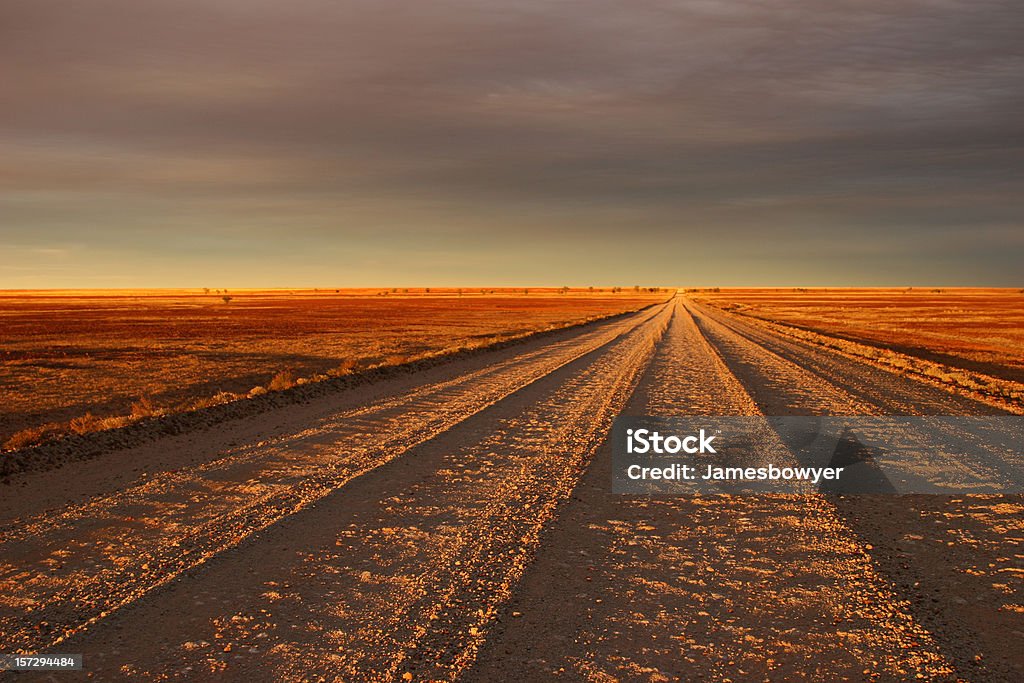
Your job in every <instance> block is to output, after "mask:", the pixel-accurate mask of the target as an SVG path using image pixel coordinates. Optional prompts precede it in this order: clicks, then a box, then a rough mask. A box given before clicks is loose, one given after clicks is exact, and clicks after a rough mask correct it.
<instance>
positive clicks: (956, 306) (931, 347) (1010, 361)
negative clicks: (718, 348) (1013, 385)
mask: <svg viewBox="0 0 1024 683" xmlns="http://www.w3.org/2000/svg"><path fill="white" fill-rule="evenodd" d="M694 296H696V297H698V298H700V299H703V300H705V301H708V302H709V303H713V304H715V305H717V306H719V307H722V308H725V309H727V310H731V311H733V312H735V313H740V314H744V315H748V316H752V317H756V318H762V319H765V320H772V321H776V322H781V323H786V324H789V325H795V326H798V327H801V328H805V329H808V330H812V331H815V332H819V333H822V334H826V335H831V336H835V337H840V338H843V339H849V340H851V341H856V342H860V343H864V344H868V345H872V346H877V347H879V348H884V349H891V350H894V351H899V352H901V353H904V354H907V355H910V356H916V357H919V358H924V359H927V360H934V361H939V362H942V363H943V364H946V365H951V366H958V367H962V368H965V369H969V370H974V371H979V372H984V373H986V374H989V375H992V376H994V377H1002V378H1004V379H1010V380H1014V381H1017V382H1021V381H1024V293H1022V292H1021V290H1018V289H939V290H936V289H933V288H927V289H912V288H904V289H723V290H721V291H720V292H699V293H696V294H694Z"/></svg>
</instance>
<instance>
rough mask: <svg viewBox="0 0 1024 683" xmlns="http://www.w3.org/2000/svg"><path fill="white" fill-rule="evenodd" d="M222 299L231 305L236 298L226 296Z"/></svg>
mask: <svg viewBox="0 0 1024 683" xmlns="http://www.w3.org/2000/svg"><path fill="white" fill-rule="evenodd" d="M221 299H224V303H226V304H229V303H231V300H232V299H234V297H233V296H227V295H226V294H225V295H224V296H222V297H221Z"/></svg>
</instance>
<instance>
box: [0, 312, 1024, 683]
mask: <svg viewBox="0 0 1024 683" xmlns="http://www.w3.org/2000/svg"><path fill="white" fill-rule="evenodd" d="M530 296H533V294H531V295H530ZM553 296H557V295H553ZM717 296H721V297H722V298H724V297H725V293H718V295H717ZM770 296H778V294H777V293H774V294H771V295H770ZM1007 296H1010V294H1007ZM460 303H461V302H458V301H457V300H455V299H453V300H450V301H449V302H448V303H447V305H449V306H457V305H460ZM638 303H642V302H638ZM712 304H714V305H712ZM946 324H949V325H954V324H955V323H946ZM787 329H788V328H786V327H785V326H779V325H777V324H776V323H773V322H770V321H765V320H762V319H760V318H755V317H751V316H749V315H743V314H742V313H737V312H735V311H734V310H731V309H730V308H729V307H728V306H726V305H720V301H719V299H717V298H716V299H714V300H710V299H709V298H707V297H705V296H704V294H703V293H690V294H689V295H685V296H684V295H678V296H675V297H673V298H671V299H669V300H666V301H662V302H661V303H657V304H656V305H654V306H650V307H645V308H643V309H642V310H639V311H637V312H634V313H630V314H626V315H624V316H618V317H615V318H610V319H603V320H598V321H595V322H593V323H591V324H588V325H584V326H579V327H574V328H571V329H563V330H559V331H554V332H552V333H551V334H548V335H543V336H534V337H530V338H527V339H524V340H522V342H521V343H518V344H515V345H510V346H504V347H502V348H494V349H490V350H485V351H483V352H481V353H477V354H470V355H465V356H462V357H458V358H452V359H451V360H450V361H449V362H445V363H440V364H436V365H432V366H430V367H425V368H423V369H420V370H417V371H416V372H409V373H401V374H394V375H390V376H387V377H384V378H382V379H381V380H380V381H377V382H373V383H369V384H364V385H360V386H356V387H350V388H339V389H338V390H337V391H332V392H328V393H324V394H321V395H318V396H315V397H313V398H311V399H310V400H308V401H303V402H293V403H283V404H281V405H280V406H277V407H274V408H273V409H270V410H268V411H266V412H263V413H260V414H255V415H247V416H243V417H240V418H237V419H231V420H225V421H223V422H220V423H215V424H207V425H204V426H202V427H201V428H196V429H194V430H191V431H184V432H179V433H173V434H165V433H158V434H157V435H156V436H155V437H154V438H153V439H152V440H150V441H147V442H143V443H138V444H133V445H130V446H126V447H123V448H118V449H113V450H110V451H109V452H103V453H99V454H96V455H95V456H93V457H89V458H87V459H80V460H74V461H69V462H66V463H65V464H63V466H55V467H54V468H52V469H49V470H43V471H33V472H24V473H18V474H14V475H12V476H10V477H8V478H7V480H6V486H5V487H4V489H3V490H4V493H5V494H7V495H4V496H0V651H31V652H44V651H46V652H82V653H84V654H85V658H86V670H87V672H88V673H89V674H91V675H92V676H93V678H94V679H96V680H120V679H130V680H144V681H164V680H188V681H247V682H252V681H264V680H266V681H295V682H298V681H333V680H344V681H392V680H401V681H407V680H412V681H456V680H459V681H495V680H523V681H547V680H573V681H575V680H584V681H594V682H598V681H601V682H605V681H614V680H622V681H645V682H648V683H655V682H664V681H672V680H724V679H727V678H728V679H731V680H737V681H738V680H754V681H763V680H850V681H865V680H885V681H890V680H891V681H898V680H939V681H1014V682H1016V681H1020V680H1021V679H1022V677H1024V655H1022V653H1021V648H1020V643H1021V634H1022V633H1024V499H1022V498H1024V497H1022V496H1020V495H929V496H923V495H904V496H898V495H884V494H881V495H842V496H841V495H826V494H818V493H815V494H806V495H780V494H775V495H772V494H766V495H760V496H733V495H716V496H676V497H671V496H661V497H659V496H627V495H614V494H612V493H611V491H610V480H611V456H610V445H609V441H608V432H609V429H610V426H611V423H612V421H613V420H614V418H615V417H616V416H618V415H621V414H632V415H654V416H672V415H698V416H699V415H843V416H845V415H1006V414H1007V412H1008V411H1007V409H1005V408H1002V407H999V406H996V405H993V404H992V403H991V402H990V401H989V400H988V399H990V398H991V397H989V396H987V395H978V396H974V395H972V394H971V390H970V389H969V388H966V387H959V388H957V387H953V386H951V385H945V384H941V383H931V382H928V381H924V380H925V378H924V377H923V376H919V375H918V374H912V373H908V372H904V371H903V369H901V368H900V367H899V366H896V365H891V364H888V365H879V364H877V363H874V362H872V361H871V359H869V358H866V357H862V356H858V355H856V354H852V353H845V352H842V348H840V347H834V346H827V345H822V344H820V343H817V338H816V337H815V338H803V337H800V336H793V335H791V334H789V333H788V332H787ZM182 334H185V333H184V332H183V333H182ZM815 334H818V333H815ZM915 343H916V345H917V347H920V348H925V347H927V346H929V345H930V344H932V343H933V342H931V341H929V342H915ZM1007 381H1010V380H1007ZM954 389H955V390H954ZM158 424H159V420H155V421H154V425H155V426H156V425H158ZM765 445H766V447H767V446H769V445H770V444H768V443H767V442H766V444H765ZM1006 457H1007V461H1006V462H1002V463H1000V464H1001V465H1002V466H1004V467H1006V468H1010V469H1015V471H1020V470H1021V469H1024V460H1022V459H1021V456H1020V454H1019V453H1018V454H1017V455H1015V456H1012V457H1011V456H1006ZM965 464H966V465H967V466H970V467H975V468H976V469H978V471H982V470H983V469H984V467H985V466H986V465H985V463H983V462H978V463H965ZM62 676H63V674H62ZM84 676H85V674H84V673H83V674H82V676H81V677H82V678H83V679H84ZM68 678H71V679H73V680H77V678H76V677H75V675H74V674H71V675H69V676H68Z"/></svg>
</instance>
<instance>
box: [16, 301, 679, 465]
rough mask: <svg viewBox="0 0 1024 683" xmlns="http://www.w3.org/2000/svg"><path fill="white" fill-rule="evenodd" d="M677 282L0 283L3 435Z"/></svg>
mask: <svg viewBox="0 0 1024 683" xmlns="http://www.w3.org/2000/svg"><path fill="white" fill-rule="evenodd" d="M481 291H483V292H485V293H481ZM224 296H230V297H231V300H230V301H228V302H225V301H224V298H223V297H224ZM665 296H666V294H664V293H662V294H654V293H646V292H632V291H626V292H622V293H612V292H610V291H604V292H593V293H591V292H589V291H569V292H568V293H563V292H562V291H561V290H555V289H552V290H540V289H530V291H529V294H523V290H514V291H502V290H489V289H488V290H469V289H467V290H464V291H463V293H462V294H461V295H460V294H459V293H458V291H457V290H437V289H435V290H433V291H432V292H430V293H429V294H428V293H427V292H426V291H425V290H412V291H404V290H400V289H382V290H337V291H336V290H333V289H332V290H319V291H314V290H307V291H294V292H280V291H249V292H243V291H232V292H231V293H230V295H228V294H225V293H224V292H219V291H216V290H213V291H210V292H209V293H205V292H203V291H202V290H198V291H195V292H185V291H174V292H169V291H137V292H123V291H121V292H118V291H101V292H70V291H67V292H53V291H46V292H28V291H23V292H0V389H2V393H3V395H4V401H3V413H2V414H0V444H3V446H4V447H5V448H6V449H16V448H23V447H26V446H29V445H32V444H34V443H38V442H40V441H43V440H46V439H48V438H51V437H54V436H58V435H60V434H62V433H68V432H72V433H85V432H89V431H95V430H97V429H106V428H110V427H117V426H121V425H124V424H127V423H129V422H132V421H136V420H139V419H144V418H147V417H152V416H158V415H162V414H165V413H169V412H178V411H182V410H190V409H195V408H202V407H206V406H212V405H218V404H221V403H225V402H227V401H231V400H238V399H239V398H243V397H245V396H258V395H261V394H265V393H267V392H271V391H280V390H285V389H288V388H289V387H292V386H295V385H296V384H304V383H306V382H310V381H317V380H322V379H326V378H329V377H332V376H342V375H348V374H352V373H355V372H359V371H362V370H365V369H368V368H372V367H378V366H382V365H401V364H404V363H407V362H410V361H414V360H417V359H420V358H424V357H429V356H432V355H437V354H441V353H445V352H449V351H452V350H456V349H460V348H466V349H471V348H479V347H482V346H487V345H489V344H493V343H496V342H500V341H502V340H507V339H510V338H515V337H518V336H522V335H524V334H529V333H531V332H536V331H540V330H545V329H550V328H554V327H560V326H564V325H568V324H573V323H578V322H583V321H585V320H590V319H594V318H598V317H603V316H607V315H611V314H615V313H620V312H624V311H628V310H635V309H638V308H641V307H643V306H645V305H647V304H649V303H652V302H654V301H656V300H661V299H664V298H665Z"/></svg>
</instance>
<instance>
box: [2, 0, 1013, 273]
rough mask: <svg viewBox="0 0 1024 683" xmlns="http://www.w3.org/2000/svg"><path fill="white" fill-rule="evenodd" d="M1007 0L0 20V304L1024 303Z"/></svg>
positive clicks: (193, 7)
mask: <svg viewBox="0 0 1024 683" xmlns="http://www.w3.org/2000/svg"><path fill="white" fill-rule="evenodd" d="M1021 26H1024V3H1021V2H1019V0H1005V1H1000V0H963V1H961V0H829V1H828V2H823V1H821V0H678V1H668V0H622V1H611V0H587V1H583V0H501V1H500V2H495V1H491V0H430V1H429V2H424V1H423V0H404V1H397V0H323V1H320V0H289V2H280V0H273V1H271V0H147V1H145V2H139V0H92V1H91V2H87V3H86V2H74V1H73V0H63V1H61V2H55V1H53V0H0V65H2V66H0V83H2V85H0V150H2V153H0V288H37V287H38V288H46V287H58V288H63V287H203V286H207V287H278V286H280V287H299V286H324V287H332V286H333V287H338V286H425V285H436V286H460V285H466V286H473V285H493V286H501V285H508V286H516V285H533V286H542V285H550V286H562V285H570V286H587V285H616V284H617V285H623V286H632V285H634V284H644V285H647V284H651V285H655V284H657V285H672V286H711V285H717V286H756V285H764V286H790V285H791V286H815V285H824V286H844V285H845V286H886V285H943V286H957V285H978V286H1024V267H1022V266H1021V263H1024V173H1022V171H1024V115H1022V112H1024V40H1021Z"/></svg>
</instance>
